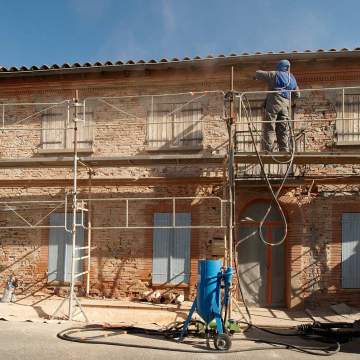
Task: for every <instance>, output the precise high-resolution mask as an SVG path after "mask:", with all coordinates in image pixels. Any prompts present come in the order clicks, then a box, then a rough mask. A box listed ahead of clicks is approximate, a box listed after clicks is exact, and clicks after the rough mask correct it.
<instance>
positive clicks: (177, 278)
mask: <svg viewBox="0 0 360 360" xmlns="http://www.w3.org/2000/svg"><path fill="white" fill-rule="evenodd" d="M175 221H176V225H177V226H190V225H191V214H190V213H177V214H176V217H175ZM173 231H174V236H173V239H172V245H173V246H172V252H171V258H170V283H171V284H180V283H185V284H187V283H188V282H189V277H190V246H191V244H190V239H191V229H190V228H184V229H174V230H173Z"/></svg>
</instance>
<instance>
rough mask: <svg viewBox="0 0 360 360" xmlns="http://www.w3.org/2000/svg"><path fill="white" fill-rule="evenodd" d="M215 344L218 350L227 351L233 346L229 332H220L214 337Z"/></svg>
mask: <svg viewBox="0 0 360 360" xmlns="http://www.w3.org/2000/svg"><path fill="white" fill-rule="evenodd" d="M214 345H215V348H216V350H219V351H226V350H229V349H230V348H231V338H230V336H229V335H228V334H225V333H223V334H218V335H216V337H215V339H214Z"/></svg>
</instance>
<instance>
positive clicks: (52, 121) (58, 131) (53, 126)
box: [41, 106, 68, 149]
mask: <svg viewBox="0 0 360 360" xmlns="http://www.w3.org/2000/svg"><path fill="white" fill-rule="evenodd" d="M67 117H68V114H67V108H66V107H65V106H57V107H54V108H52V109H49V110H47V111H46V112H45V113H44V114H43V115H42V132H41V138H42V141H41V142H42V148H43V149H64V148H65V146H66V145H65V142H66V130H65V129H66V122H67Z"/></svg>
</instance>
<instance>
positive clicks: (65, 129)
mask: <svg viewBox="0 0 360 360" xmlns="http://www.w3.org/2000/svg"><path fill="white" fill-rule="evenodd" d="M85 115H86V118H85V122H83V121H79V122H78V123H77V128H78V149H79V150H80V151H81V149H83V150H89V149H91V147H92V143H93V127H92V126H93V113H92V112H91V111H86V113H85ZM72 117H73V113H69V112H68V108H67V106H66V105H59V106H56V107H54V108H52V109H49V110H47V111H46V112H45V113H43V115H42V141H41V145H42V150H43V151H45V152H46V151H62V150H72V149H73V146H74V130H73V123H72V121H71V119H72ZM78 117H79V118H80V119H81V118H83V112H82V111H80V113H79V114H78Z"/></svg>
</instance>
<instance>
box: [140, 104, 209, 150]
mask: <svg viewBox="0 0 360 360" xmlns="http://www.w3.org/2000/svg"><path fill="white" fill-rule="evenodd" d="M201 118H202V110H201V104H200V103H190V104H168V103H166V104H165V103H160V104H155V105H153V111H149V112H148V114H147V123H148V133H147V140H148V143H149V145H150V146H152V147H154V148H161V147H165V148H166V147H170V148H171V147H191V146H194V145H199V144H201V143H202V123H201Z"/></svg>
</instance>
